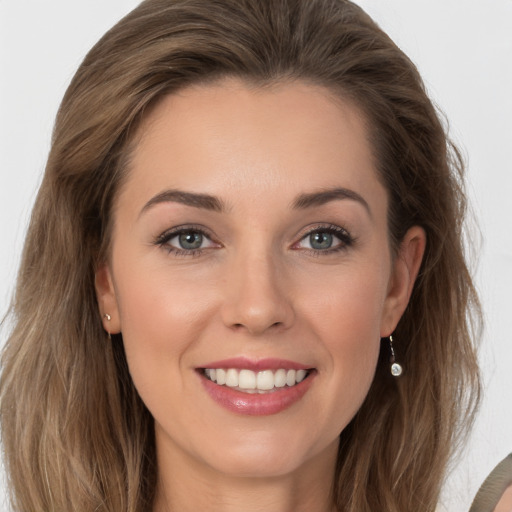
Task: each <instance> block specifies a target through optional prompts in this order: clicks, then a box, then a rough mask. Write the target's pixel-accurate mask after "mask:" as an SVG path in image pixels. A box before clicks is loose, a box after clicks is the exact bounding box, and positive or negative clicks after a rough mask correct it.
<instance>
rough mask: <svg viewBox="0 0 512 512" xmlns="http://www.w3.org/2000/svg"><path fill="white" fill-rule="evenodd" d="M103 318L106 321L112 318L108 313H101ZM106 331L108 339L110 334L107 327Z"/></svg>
mask: <svg viewBox="0 0 512 512" xmlns="http://www.w3.org/2000/svg"><path fill="white" fill-rule="evenodd" d="M103 318H106V319H107V322H110V320H112V317H111V316H110V315H109V314H108V313H105V314H104V315H103ZM107 333H108V339H109V340H111V339H112V337H111V336H110V331H109V330H108V329H107Z"/></svg>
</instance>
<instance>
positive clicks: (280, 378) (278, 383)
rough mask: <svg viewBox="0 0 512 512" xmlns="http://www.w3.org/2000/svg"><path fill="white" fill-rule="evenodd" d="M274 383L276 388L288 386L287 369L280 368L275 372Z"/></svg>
mask: <svg viewBox="0 0 512 512" xmlns="http://www.w3.org/2000/svg"><path fill="white" fill-rule="evenodd" d="M274 385H275V387H276V388H284V387H285V386H286V370H283V369H282V368H280V369H279V370H277V372H276V373H275V374H274Z"/></svg>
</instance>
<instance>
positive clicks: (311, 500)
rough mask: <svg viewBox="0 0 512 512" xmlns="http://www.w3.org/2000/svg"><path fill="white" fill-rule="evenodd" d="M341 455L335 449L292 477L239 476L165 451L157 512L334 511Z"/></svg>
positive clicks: (158, 489) (156, 501) (160, 472)
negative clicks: (334, 490) (166, 453)
mask: <svg viewBox="0 0 512 512" xmlns="http://www.w3.org/2000/svg"><path fill="white" fill-rule="evenodd" d="M336 453H337V450H336V447H333V446H330V447H329V449H328V451H327V452H326V453H322V454H319V455H317V456H315V457H313V458H312V459H311V460H309V461H308V462H307V464H305V465H304V467H301V468H299V469H297V470H296V471H294V472H292V473H291V474H287V475H279V476H272V477H249V476H244V477H240V476H233V475H226V474H223V473H219V472H217V471H216V470H215V469H213V468H211V467H204V466H203V465H202V464H201V463H200V462H198V461H197V460H190V459H189V458H188V457H187V455H186V454H183V453H181V454H176V452H175V453H173V457H172V460H169V458H166V457H165V456H163V454H162V453H161V452H160V454H159V457H158V459H159V460H158V465H159V480H158V485H157V493H156V499H155V506H154V509H153V512H176V511H180V512H196V511H197V510H208V511H209V512H240V510H243V511H244V512H268V511H269V510H272V511H273V512H334V511H335V510H336V508H335V507H334V505H333V499H332V485H333V477H334V469H335V465H336ZM326 454H327V456H326ZM176 468H179V469H176Z"/></svg>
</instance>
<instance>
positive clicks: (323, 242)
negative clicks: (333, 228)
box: [310, 233, 332, 249]
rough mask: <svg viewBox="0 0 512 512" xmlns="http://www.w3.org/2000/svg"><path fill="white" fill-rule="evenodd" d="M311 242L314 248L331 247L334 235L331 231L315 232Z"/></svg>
mask: <svg viewBox="0 0 512 512" xmlns="http://www.w3.org/2000/svg"><path fill="white" fill-rule="evenodd" d="M310 243H311V247H312V248H313V249H329V248H330V247H331V246H332V235H331V234H330V233H313V234H312V235H311V237H310Z"/></svg>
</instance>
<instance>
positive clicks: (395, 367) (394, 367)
mask: <svg viewBox="0 0 512 512" xmlns="http://www.w3.org/2000/svg"><path fill="white" fill-rule="evenodd" d="M389 348H390V350H391V357H390V358H389V362H390V363H391V375H393V377H400V375H402V372H403V368H402V365H400V364H399V363H397V362H396V360H395V351H394V349H393V336H390V337H389Z"/></svg>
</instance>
